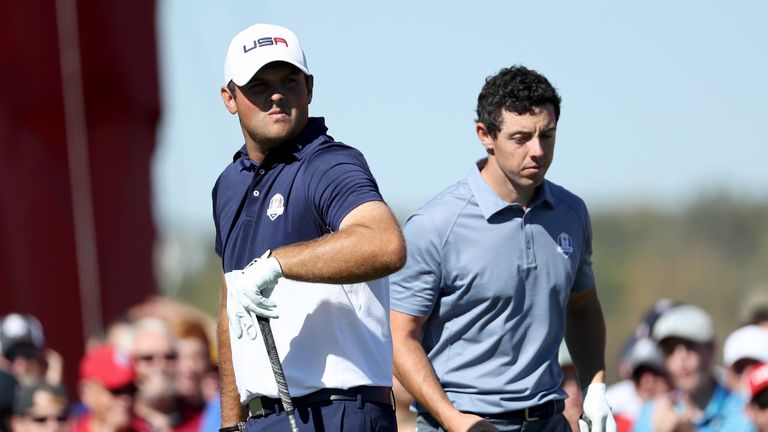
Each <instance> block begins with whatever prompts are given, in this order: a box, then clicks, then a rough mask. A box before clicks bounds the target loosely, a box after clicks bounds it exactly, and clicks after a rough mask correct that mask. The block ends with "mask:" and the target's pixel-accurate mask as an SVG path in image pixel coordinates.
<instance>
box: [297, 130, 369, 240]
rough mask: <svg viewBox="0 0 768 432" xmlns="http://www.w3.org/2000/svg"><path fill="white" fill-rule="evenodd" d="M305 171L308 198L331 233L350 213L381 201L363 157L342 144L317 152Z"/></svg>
mask: <svg viewBox="0 0 768 432" xmlns="http://www.w3.org/2000/svg"><path fill="white" fill-rule="evenodd" d="M310 162H311V163H310V166H311V168H310V169H308V170H306V172H305V176H306V177H305V178H304V179H303V181H304V184H305V185H306V187H307V196H308V197H309V198H310V199H311V200H313V203H314V206H315V209H316V211H317V213H318V215H319V216H320V218H321V219H322V220H323V222H324V223H325V224H326V225H327V227H328V228H329V229H330V230H332V231H337V230H338V229H339V226H340V225H341V221H342V220H344V217H346V216H347V214H349V212H351V211H352V210H354V209H355V208H357V207H358V206H360V205H361V204H364V203H366V202H369V201H383V198H382V197H381V193H379V187H378V185H377V184H376V180H375V179H374V178H373V174H371V171H370V169H369V168H368V163H367V162H366V161H365V158H364V157H363V154H362V153H360V152H359V151H357V150H355V149H354V148H352V147H349V146H346V145H343V144H335V143H334V144H327V145H325V146H324V147H323V148H322V149H320V150H318V151H317V152H316V153H315V154H314V155H313V156H312V160H311V161H310Z"/></svg>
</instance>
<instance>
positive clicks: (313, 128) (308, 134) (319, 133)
mask: <svg viewBox="0 0 768 432" xmlns="http://www.w3.org/2000/svg"><path fill="white" fill-rule="evenodd" d="M326 132H328V127H327V126H325V118H323V117H310V118H309V119H308V121H307V125H306V126H305V127H304V129H303V130H302V131H301V132H299V134H298V135H297V136H296V137H295V138H293V139H292V140H290V141H287V142H285V143H284V144H281V145H279V146H278V147H275V148H274V149H272V150H270V151H268V152H267V156H269V155H270V154H272V155H273V156H280V155H285V154H293V156H295V157H296V159H301V157H302V155H303V153H304V149H305V148H306V147H307V146H308V145H309V144H311V143H313V142H315V141H317V140H318V139H319V138H322V137H323V136H325V135H326ZM232 162H233V163H236V164H239V165H240V169H241V170H243V169H246V170H250V169H253V168H255V167H256V166H258V164H256V163H255V162H253V161H252V160H251V158H249V157H248V150H247V149H246V148H245V144H243V146H242V147H240V149H239V150H238V151H236V152H235V154H234V155H233V156H232Z"/></svg>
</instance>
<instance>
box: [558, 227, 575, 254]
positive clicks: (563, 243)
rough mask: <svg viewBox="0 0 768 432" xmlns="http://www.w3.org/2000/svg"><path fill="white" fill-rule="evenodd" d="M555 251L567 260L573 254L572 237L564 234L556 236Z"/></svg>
mask: <svg viewBox="0 0 768 432" xmlns="http://www.w3.org/2000/svg"><path fill="white" fill-rule="evenodd" d="M557 251H558V252H560V253H561V254H563V256H564V257H566V258H568V257H569V256H570V255H571V254H572V253H573V237H571V236H570V235H568V234H566V233H560V235H559V236H557Z"/></svg>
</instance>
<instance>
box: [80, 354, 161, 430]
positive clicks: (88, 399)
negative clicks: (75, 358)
mask: <svg viewBox="0 0 768 432" xmlns="http://www.w3.org/2000/svg"><path fill="white" fill-rule="evenodd" d="M135 379H136V371H135V369H134V367H133V362H132V361H131V357H130V355H128V354H126V353H123V352H121V351H118V350H117V349H116V348H114V347H112V346H109V345H105V346H101V347H97V348H94V349H93V350H91V351H89V352H88V353H86V354H85V356H84V357H83V359H82V361H81V362H80V385H79V391H80V399H81V401H82V403H83V405H85V407H86V409H87V412H86V413H85V414H84V415H81V416H80V417H79V418H78V419H77V420H76V422H75V425H74V428H73V429H72V430H73V432H149V431H150V426H149V424H148V423H147V422H146V421H145V420H144V419H142V418H140V417H138V416H137V415H136V414H135V412H134V406H135V396H136V390H137V388H136V384H135Z"/></svg>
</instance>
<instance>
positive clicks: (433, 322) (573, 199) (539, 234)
mask: <svg viewBox="0 0 768 432" xmlns="http://www.w3.org/2000/svg"><path fill="white" fill-rule="evenodd" d="M559 114H560V96H559V95H558V94H557V91H556V90H555V89H554V88H553V87H552V86H551V84H550V83H549V82H548V81H547V79H546V78H545V77H543V76H541V75H540V74H538V73H537V72H535V71H532V70H529V69H527V68H525V67H522V66H515V67H512V68H506V69H502V70H501V71H500V72H499V73H498V74H497V75H495V76H492V77H490V78H488V79H487V80H486V83H485V85H484V87H483V89H482V91H481V93H480V95H479V97H478V105H477V116H478V120H477V123H476V132H477V136H478V137H479V139H480V141H481V143H482V144H483V146H484V147H485V150H486V153H487V158H486V159H483V160H481V161H480V162H479V163H478V164H477V166H476V167H473V168H472V169H471V170H470V172H469V174H468V175H467V176H466V178H464V179H463V180H461V181H459V182H458V183H456V184H454V185H453V186H451V187H449V188H448V189H446V190H445V191H443V192H442V193H440V194H438V195H437V196H436V197H435V198H433V199H432V200H431V201H429V202H428V203H427V204H426V205H425V206H424V207H423V208H421V209H420V210H418V211H417V212H416V213H415V214H413V215H412V216H411V217H410V218H409V219H408V220H407V222H406V224H405V227H404V233H405V238H406V244H407V250H408V260H407V263H406V266H405V267H404V268H403V269H402V270H401V271H400V272H398V273H396V274H395V275H394V276H393V277H392V281H391V282H392V283H391V290H392V292H391V298H392V312H391V315H390V319H391V326H392V337H393V342H394V347H395V357H394V362H395V374H396V376H397V378H398V379H399V380H400V381H401V382H402V383H403V385H404V386H405V387H406V389H408V391H410V392H411V394H413V396H414V397H415V399H416V409H417V411H418V413H419V416H418V419H417V422H418V423H417V425H418V430H419V431H434V430H449V431H467V430H470V429H471V430H472V431H486V430H502V431H507V430H514V431H517V430H537V431H538V430H547V431H564V430H570V428H569V426H568V425H567V422H566V420H565V418H564V417H563V416H562V411H563V399H564V398H565V397H566V394H565V393H564V392H563V390H562V389H561V386H560V384H561V381H562V378H563V374H562V371H561V369H560V367H559V365H558V361H557V355H558V347H559V345H560V342H561V341H562V340H563V337H564V336H565V339H566V342H567V345H568V349H569V351H570V352H571V355H572V359H573V362H574V364H575V366H576V368H577V370H578V375H579V378H580V381H581V385H582V387H583V388H585V389H586V395H585V397H584V404H583V407H584V410H583V411H584V414H583V415H582V420H580V428H581V429H583V430H584V429H587V428H589V430H591V431H603V430H608V431H611V430H615V423H614V421H613V418H612V417H611V414H610V409H609V408H608V405H607V402H606V401H605V384H604V382H603V376H604V369H605V367H604V350H605V323H604V320H603V314H602V309H601V306H600V302H599V301H598V297H597V292H596V288H595V279H594V275H593V273H592V261H591V255H592V244H591V242H592V231H591V226H590V221H589V216H588V214H587V209H586V206H585V205H584V203H583V202H582V201H581V199H579V198H578V197H577V196H575V195H573V194H572V193H570V192H568V191H567V190H565V189H563V188H562V187H560V186H557V185H555V184H554V183H551V182H549V181H547V180H545V179H544V175H545V174H546V172H547V169H548V168H549V166H550V163H551V162H552V156H553V152H554V146H555V132H556V128H557V121H558V118H559Z"/></svg>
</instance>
